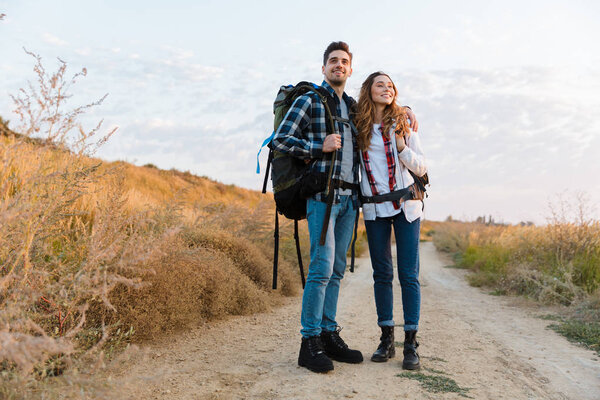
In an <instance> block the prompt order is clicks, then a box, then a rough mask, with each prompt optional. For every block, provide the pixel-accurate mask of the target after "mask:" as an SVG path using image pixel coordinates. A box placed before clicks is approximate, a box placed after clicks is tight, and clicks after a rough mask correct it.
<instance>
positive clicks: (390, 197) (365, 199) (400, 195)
mask: <svg viewBox="0 0 600 400" xmlns="http://www.w3.org/2000/svg"><path fill="white" fill-rule="evenodd" d="M414 190H415V184H414V183H413V184H412V185H410V186H409V187H406V188H404V189H400V190H396V191H393V192H390V193H385V194H378V195H376V196H363V195H360V196H359V199H360V202H361V204H365V203H383V202H386V201H399V202H400V203H402V202H404V201H406V200H412V199H413V198H414Z"/></svg>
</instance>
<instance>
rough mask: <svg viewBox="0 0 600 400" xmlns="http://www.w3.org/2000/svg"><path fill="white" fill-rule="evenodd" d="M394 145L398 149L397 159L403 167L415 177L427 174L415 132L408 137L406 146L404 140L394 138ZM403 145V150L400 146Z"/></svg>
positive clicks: (419, 142) (419, 141)
mask: <svg viewBox="0 0 600 400" xmlns="http://www.w3.org/2000/svg"><path fill="white" fill-rule="evenodd" d="M396 137H397V140H396V144H397V148H398V159H399V160H400V162H402V164H404V166H405V167H406V168H408V169H410V170H411V171H412V172H414V173H415V175H417V176H423V175H425V174H426V173H427V163H426V161H425V156H424V155H423V149H422V148H421V140H420V139H419V135H418V134H417V133H416V132H412V133H411V134H410V136H409V137H408V146H407V145H406V144H405V141H404V138H401V137H399V136H396ZM403 144H404V148H402V145H403Z"/></svg>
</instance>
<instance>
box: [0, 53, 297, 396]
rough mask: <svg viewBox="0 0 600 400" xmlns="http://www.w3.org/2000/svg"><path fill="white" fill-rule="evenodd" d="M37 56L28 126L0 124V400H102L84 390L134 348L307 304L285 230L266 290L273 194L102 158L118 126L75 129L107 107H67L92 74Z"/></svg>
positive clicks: (23, 105)
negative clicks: (232, 318)
mask: <svg viewBox="0 0 600 400" xmlns="http://www.w3.org/2000/svg"><path fill="white" fill-rule="evenodd" d="M31 55H32V56H33V57H34V60H35V66H34V71H35V78H36V82H35V83H32V84H30V85H28V86H27V89H24V90H22V91H20V92H19V93H18V94H17V95H15V96H14V97H13V100H14V103H15V110H16V113H17V115H19V116H20V119H21V121H20V124H19V123H17V124H16V125H17V126H16V127H15V126H13V124H10V127H11V128H13V129H14V131H13V130H11V129H9V124H8V122H7V121H5V120H3V119H1V118H0V377H1V379H0V398H2V399H5V398H6V399H25V398H26V399H30V398H45V399H51V398H69V397H70V396H71V395H72V396H74V397H76V398H95V397H94V396H97V395H98V393H100V392H94V393H95V394H90V393H89V391H90V390H92V389H91V388H90V386H89V385H87V384H84V383H82V382H85V380H86V377H89V376H90V375H91V374H93V373H94V371H95V370H96V369H97V368H101V367H102V366H103V365H104V361H105V360H106V359H110V358H113V357H116V356H117V355H119V354H122V352H123V350H124V349H126V348H127V347H128V346H130V344H132V343H135V342H140V341H143V340H148V339H155V338H157V337H158V336H159V335H164V334H166V333H170V332H173V331H176V330H180V329H184V328H186V327H190V326H193V325H195V324H198V323H201V322H203V321H210V320H212V319H215V318H223V317H225V316H227V315H239V314H248V313H254V312H259V311H264V310H267V309H268V308H269V307H271V306H273V305H277V304H279V303H281V301H282V299H283V298H284V297H285V296H294V295H297V294H299V293H300V291H301V284H300V277H299V274H298V272H297V269H298V267H297V264H296V250H295V246H294V241H293V225H291V224H290V223H289V222H288V221H286V220H285V219H283V218H282V219H280V221H281V223H282V225H283V226H282V227H281V230H282V232H281V243H280V264H279V279H278V289H277V290H276V291H274V290H271V273H272V257H273V221H274V202H273V199H272V197H271V196H270V195H263V194H261V193H259V192H256V191H250V190H245V189H241V188H237V187H235V186H233V185H224V184H222V183H219V182H216V181H213V180H211V179H209V178H206V177H198V176H194V175H192V174H190V173H189V172H180V171H176V170H171V171H164V170H160V169H158V168H156V167H155V166H152V165H148V166H144V167H136V166H133V165H131V164H128V163H124V162H104V161H102V160H100V159H98V158H94V153H95V151H96V150H97V149H98V147H99V146H102V144H103V143H105V142H106V140H108V139H109V138H110V136H111V135H112V134H114V133H115V131H116V128H111V129H103V126H102V123H101V122H100V123H99V124H97V125H96V126H94V127H92V128H91V129H88V128H85V127H84V126H82V125H81V123H80V122H79V121H80V117H81V116H82V115H83V114H84V113H85V112H86V111H88V110H89V109H90V108H93V107H96V106H99V105H100V104H101V103H102V101H103V100H104V98H105V97H106V96H104V97H102V98H101V99H100V100H98V101H96V102H93V103H90V104H87V105H84V106H80V107H76V108H68V107H67V106H68V105H70V103H69V102H68V100H69V98H70V94H69V93H70V90H71V88H72V86H73V85H74V84H75V83H76V82H77V81H78V80H79V79H82V78H83V77H84V76H85V75H86V73H87V71H86V70H85V69H83V70H82V71H81V72H79V73H76V74H75V75H73V76H71V77H67V65H66V64H65V63H64V62H62V61H60V60H59V65H58V69H57V70H56V72H53V73H49V72H47V71H46V70H45V68H44V66H43V65H42V61H41V59H40V58H39V57H38V56H36V55H35V54H31ZM300 235H301V244H302V249H303V251H304V258H305V259H306V260H308V235H307V231H306V228H305V226H304V224H301V232H300ZM50 378H51V379H50ZM93 390H95V391H97V390H100V391H101V388H94V389H93Z"/></svg>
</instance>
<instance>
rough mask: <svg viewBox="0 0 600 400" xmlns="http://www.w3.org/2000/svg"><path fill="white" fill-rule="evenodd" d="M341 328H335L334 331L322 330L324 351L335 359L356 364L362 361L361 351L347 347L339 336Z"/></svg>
mask: <svg viewBox="0 0 600 400" xmlns="http://www.w3.org/2000/svg"><path fill="white" fill-rule="evenodd" d="M341 330H342V328H339V327H338V328H337V329H336V330H335V331H331V332H330V331H322V332H321V341H322V342H323V348H324V349H325V353H326V354H327V355H328V356H329V357H330V358H332V359H334V360H335V361H340V362H346V363H351V364H358V363H361V362H362V361H363V356H362V353H361V352H360V351H358V350H352V349H349V348H348V345H347V344H346V343H345V342H344V339H342V338H341V337H340V331H341Z"/></svg>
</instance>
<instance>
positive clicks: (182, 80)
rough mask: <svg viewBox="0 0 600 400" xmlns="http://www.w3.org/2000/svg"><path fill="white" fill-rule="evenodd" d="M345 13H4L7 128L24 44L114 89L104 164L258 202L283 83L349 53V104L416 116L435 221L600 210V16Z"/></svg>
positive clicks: (182, 4)
mask: <svg viewBox="0 0 600 400" xmlns="http://www.w3.org/2000/svg"><path fill="white" fill-rule="evenodd" d="M340 4H343V5H339V6H338V5H336V6H333V5H327V4H326V3H324V2H319V1H303V2H286V1H257V2H246V1H196V2H192V1H171V2H158V1H124V0H123V1H118V2H117V1H102V2H100V1H95V2H82V1H53V2H49V1H30V0H20V1H16V0H15V1H1V0H0V13H5V14H6V15H7V16H6V17H5V19H4V20H3V21H0V54H2V57H1V58H0V93H2V94H1V95H0V115H2V116H3V117H5V118H8V119H10V120H11V121H13V122H16V119H15V118H16V117H15V116H14V115H12V114H11V110H12V104H11V102H10V98H9V97H8V94H9V93H16V91H17V89H18V88H19V87H22V86H24V85H25V84H26V82H27V80H31V79H34V75H33V72H32V70H31V67H32V65H33V63H32V60H31V59H30V57H29V56H27V55H25V54H24V52H23V50H22V47H26V48H27V49H29V50H31V51H34V52H36V53H39V54H40V55H41V56H42V57H43V58H44V60H45V64H46V66H47V68H48V69H52V68H54V67H55V66H56V62H55V59H56V57H60V58H61V59H63V60H66V61H67V62H68V63H69V66H70V67H71V71H72V72H75V71H76V70H78V69H80V68H82V67H86V68H87V69H88V76H87V77H86V79H85V80H83V81H82V82H81V83H79V84H78V85H77V86H76V87H75V92H76V96H75V100H80V101H82V102H84V101H89V100H91V99H95V98H98V97H100V96H101V95H103V94H104V93H107V92H108V93H109V97H108V98H107V100H106V102H105V104H104V105H103V106H102V107H100V108H98V109H96V110H95V111H94V112H93V113H92V114H91V115H90V117H93V118H96V119H97V118H105V121H106V124H107V126H119V127H120V129H119V131H118V132H117V134H116V135H115V136H114V137H113V138H112V139H111V141H110V142H109V143H108V144H107V145H106V146H105V147H104V148H103V149H102V150H101V151H100V152H99V155H100V156H101V157H103V158H105V159H109V160H114V159H124V160H127V161H130V162H134V163H135V164H138V165H141V164H145V163H149V162H151V163H154V164H156V165H158V166H160V167H162V168H171V167H175V168H178V169H181V170H190V171H191V172H193V173H196V174H198V175H207V176H210V177H212V178H215V179H217V180H220V181H222V182H225V183H235V184H237V185H240V186H244V187H248V188H253V189H259V188H260V186H261V180H262V176H257V175H256V174H255V173H254V170H255V160H256V158H255V155H256V152H257V150H258V145H259V143H260V142H261V141H262V139H263V138H264V137H266V136H267V135H268V134H269V133H270V132H269V131H270V130H271V129H272V128H271V125H272V111H271V110H272V108H271V105H272V101H273V97H274V96H275V94H276V92H277V89H278V87H279V86H280V85H282V84H288V83H295V82H297V81H300V80H312V81H315V82H320V81H321V80H322V75H321V72H320V71H321V69H320V65H321V57H322V53H323V50H324V48H325V47H326V46H327V44H328V43H329V42H330V41H332V40H345V41H347V42H348V43H349V44H350V46H351V50H352V51H353V53H354V62H353V68H354V75H353V76H352V77H351V78H350V79H349V81H348V85H347V87H346V89H347V92H348V93H349V94H350V95H357V93H358V88H359V86H360V84H361V83H362V81H363V80H364V78H365V77H366V76H367V75H368V74H369V73H370V72H372V71H374V70H384V71H387V72H388V73H390V74H391V76H392V78H393V79H394V80H395V82H396V84H397V86H398V87H399V91H400V96H399V97H400V99H401V101H402V103H403V104H409V105H411V107H412V108H413V109H414V110H415V112H416V113H417V116H418V118H419V121H420V126H421V128H420V134H421V136H422V142H423V147H424V149H425V152H426V156H427V157H428V159H429V161H430V176H431V180H432V187H431V190H430V192H431V196H430V198H429V199H428V201H427V207H426V216H427V217H428V218H430V219H443V218H445V217H446V216H447V215H449V214H452V215H453V216H455V217H459V218H475V217H476V216H477V215H481V214H492V215H493V216H495V217H496V218H497V219H504V220H506V221H510V222H518V221H520V220H534V221H537V222H543V221H544V216H545V215H547V213H546V211H545V207H546V203H547V201H548V199H551V198H552V197H553V196H555V195H556V194H557V193H559V192H566V191H567V192H572V191H577V190H583V191H585V192H587V193H588V195H589V197H590V198H591V199H592V202H593V203H594V204H595V205H596V207H598V204H599V201H600V187H599V185H598V184H597V178H596V177H597V176H598V175H600V163H598V162H597V158H598V155H600V154H599V152H598V150H597V149H598V147H599V146H600V135H599V134H600V115H599V114H598V110H600V95H599V93H600V73H599V69H598V66H600V50H599V48H600V46H598V45H597V43H596V42H597V41H598V39H599V38H600V24H598V23H597V21H599V20H600V5H599V4H598V3H597V2H595V1H527V2H525V1H492V2H481V1H454V2H449V1H423V2H412V1H410V2H409V1H382V2H378V3H377V4H378V5H377V6H368V5H366V2H358V1H346V2H343V3H340ZM11 126H12V125H11ZM263 165H264V160H263Z"/></svg>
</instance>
